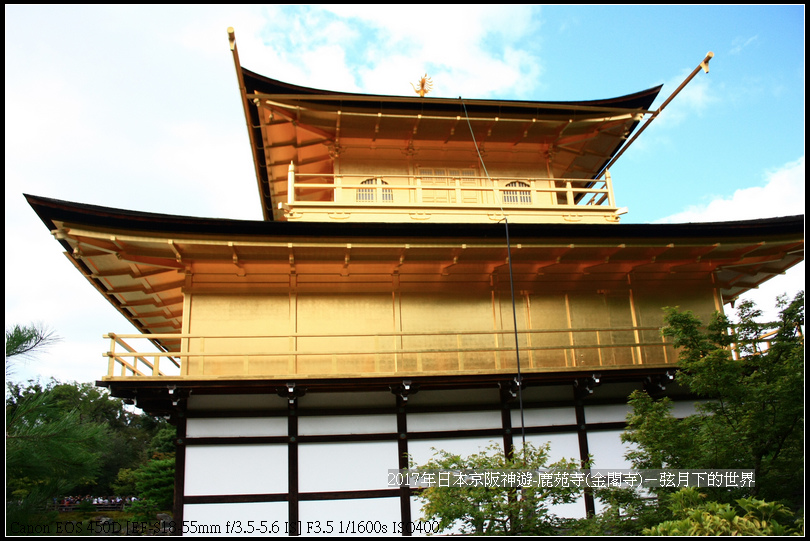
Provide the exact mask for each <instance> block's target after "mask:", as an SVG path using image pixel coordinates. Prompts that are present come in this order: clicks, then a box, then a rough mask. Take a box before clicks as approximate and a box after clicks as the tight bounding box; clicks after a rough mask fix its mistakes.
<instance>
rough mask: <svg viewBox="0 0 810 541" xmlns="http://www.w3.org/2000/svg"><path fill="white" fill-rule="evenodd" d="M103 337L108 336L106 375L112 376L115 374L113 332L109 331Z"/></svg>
mask: <svg viewBox="0 0 810 541" xmlns="http://www.w3.org/2000/svg"><path fill="white" fill-rule="evenodd" d="M105 337H109V338H110V352H109V353H108V354H107V355H109V357H110V360H109V361H108V363H107V375H108V376H110V377H113V376H115V334H113V333H110V334H108V335H106V336H105Z"/></svg>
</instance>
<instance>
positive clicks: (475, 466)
mask: <svg viewBox="0 0 810 541" xmlns="http://www.w3.org/2000/svg"><path fill="white" fill-rule="evenodd" d="M435 452H436V454H435V455H434V457H433V458H432V459H431V460H430V461H429V462H428V463H427V464H424V465H422V466H419V467H418V468H416V469H417V470H418V471H427V470H477V471H483V470H533V471H537V470H544V469H566V470H571V469H576V468H578V467H579V461H574V460H562V461H559V462H556V463H554V464H549V444H545V445H543V446H541V447H535V446H533V445H531V444H526V446H525V447H524V448H523V449H522V450H517V449H516V450H513V452H512V453H511V456H507V455H506V454H505V453H504V452H503V450H502V449H501V447H500V446H499V445H498V444H495V443H493V444H492V445H490V446H489V447H487V448H486V449H485V450H483V451H481V452H479V453H475V454H472V455H470V456H468V457H462V456H460V455H455V454H452V453H448V452H447V451H442V450H438V451H435ZM580 493H581V489H579V488H577V487H573V486H571V487H562V486H555V487H549V488H541V487H524V488H521V489H516V488H513V489H510V488H499V487H487V486H464V487H438V486H434V487H430V488H427V489H425V490H424V491H423V492H421V493H420V494H419V498H420V499H422V501H423V502H424V506H423V507H422V512H423V515H424V519H423V520H425V521H431V520H438V521H439V530H440V531H445V530H448V529H451V528H453V527H454V526H459V527H460V528H461V531H462V532H463V533H466V534H476V535H530V534H531V535H542V534H550V533H552V532H553V531H554V527H555V525H556V521H555V518H556V517H554V515H553V514H552V513H551V512H550V507H551V506H552V505H554V504H559V503H571V502H573V501H575V500H576V498H577V497H578V495H579V494H580Z"/></svg>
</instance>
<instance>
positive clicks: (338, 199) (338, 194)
mask: <svg viewBox="0 0 810 541" xmlns="http://www.w3.org/2000/svg"><path fill="white" fill-rule="evenodd" d="M334 180H335V183H334V184H335V190H334V194H335V195H334V196H333V198H332V199H333V200H334V201H335V203H342V202H343V177H342V176H340V175H335V177H334Z"/></svg>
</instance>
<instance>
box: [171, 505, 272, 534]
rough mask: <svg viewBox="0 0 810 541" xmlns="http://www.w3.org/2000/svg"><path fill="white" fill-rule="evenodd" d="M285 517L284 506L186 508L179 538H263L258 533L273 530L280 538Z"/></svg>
mask: <svg viewBox="0 0 810 541" xmlns="http://www.w3.org/2000/svg"><path fill="white" fill-rule="evenodd" d="M287 517H288V515H287V502H261V503H212V504H186V505H184V506H183V525H184V527H185V530H184V533H183V536H184V537H185V536H189V537H201V536H205V537H211V534H212V533H213V534H215V535H216V534H217V532H219V534H220V536H222V537H259V536H261V537H266V536H267V535H268V534H262V532H264V531H267V532H272V531H274V530H275V529H278V530H279V533H277V534H275V535H284V534H283V533H281V532H284V529H285V528H287V527H288V525H287ZM262 521H264V522H262ZM226 530H227V533H226ZM251 531H252V532H253V533H250V532H251ZM206 532H207V533H206Z"/></svg>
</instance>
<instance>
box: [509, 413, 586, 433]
mask: <svg viewBox="0 0 810 541" xmlns="http://www.w3.org/2000/svg"><path fill="white" fill-rule="evenodd" d="M511 413H512V432H514V433H516V434H517V433H518V432H519V431H520V410H519V409H515V410H512V412H511ZM523 419H524V421H525V423H526V426H560V425H575V424H576V423H577V415H576V412H575V411H574V408H573V407H567V408H543V409H527V410H523Z"/></svg>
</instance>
